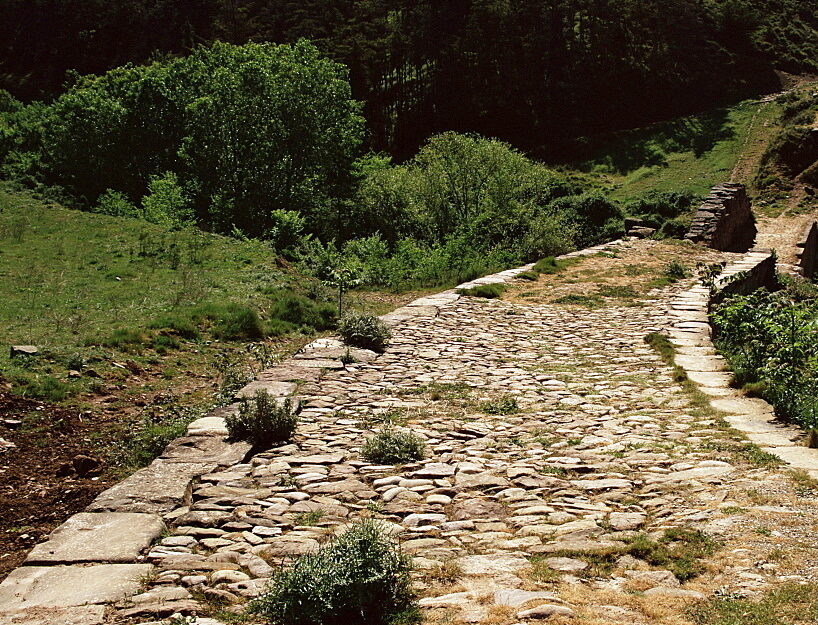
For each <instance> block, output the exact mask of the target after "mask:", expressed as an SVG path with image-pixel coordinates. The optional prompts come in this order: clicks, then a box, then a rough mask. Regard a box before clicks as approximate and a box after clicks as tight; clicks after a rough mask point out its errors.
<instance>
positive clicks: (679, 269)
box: [664, 260, 690, 282]
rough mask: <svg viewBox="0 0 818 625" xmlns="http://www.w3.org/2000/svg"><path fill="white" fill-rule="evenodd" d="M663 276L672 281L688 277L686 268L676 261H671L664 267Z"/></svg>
mask: <svg viewBox="0 0 818 625" xmlns="http://www.w3.org/2000/svg"><path fill="white" fill-rule="evenodd" d="M664 275H665V277H667V278H668V279H670V280H672V281H674V282H675V281H676V280H684V279H685V278H689V277H690V271H689V270H688V268H687V267H686V266H685V265H684V264H682V263H680V262H679V261H678V260H672V261H670V262H669V263H668V264H667V265H665V270H664Z"/></svg>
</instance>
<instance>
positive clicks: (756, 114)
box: [579, 100, 778, 200]
mask: <svg viewBox="0 0 818 625" xmlns="http://www.w3.org/2000/svg"><path fill="white" fill-rule="evenodd" d="M777 111H778V105H777V104H775V103H766V104H762V103H759V102H756V101H750V100H748V101H745V102H741V103H739V104H736V105H734V106H730V107H727V108H722V109H717V110H715V111H709V112H706V113H702V114H698V115H691V116H689V117H683V118H679V119H674V120H670V121H666V122H660V123H657V124H653V125H651V126H647V127H645V128H639V129H636V130H629V131H624V132H620V133H616V134H614V135H610V136H608V137H607V138H604V139H602V140H599V141H597V142H596V144H595V146H594V149H593V152H594V153H595V156H593V157H591V158H590V159H588V160H587V161H585V162H584V163H582V164H581V165H580V166H579V168H580V169H581V170H583V171H585V172H588V173H591V174H594V175H596V176H598V177H599V178H600V179H601V180H602V181H603V182H604V183H605V184H606V185H608V188H609V189H610V192H611V196H612V197H613V198H614V199H618V200H630V199H633V198H636V197H639V196H641V195H644V194H645V193H647V192H648V191H689V192H692V193H694V194H695V195H699V196H703V195H705V194H706V193H707V191H708V190H709V189H710V187H712V186H713V185H714V184H717V183H719V182H724V181H726V180H729V179H730V175H731V172H732V171H733V168H734V167H736V165H737V163H738V162H739V159H740V158H741V157H742V156H741V155H742V153H746V152H747V150H748V149H751V148H753V144H754V141H755V139H757V138H759V137H761V136H767V135H768V133H770V132H772V131H771V129H770V127H769V125H770V122H772V121H773V120H774V119H775V117H776V115H777ZM759 156H760V155H759ZM751 177H752V172H751V174H750V178H751ZM739 182H745V183H749V182H751V180H750V179H744V180H739Z"/></svg>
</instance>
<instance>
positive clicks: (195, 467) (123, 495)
mask: <svg viewBox="0 0 818 625" xmlns="http://www.w3.org/2000/svg"><path fill="white" fill-rule="evenodd" d="M215 468H216V464H215V463H197V462H166V461H163V460H154V461H153V462H152V463H151V464H149V465H148V466H147V467H145V468H144V469H140V470H139V471H137V472H136V473H134V474H133V475H131V476H130V477H128V478H126V479H124V480H122V481H121V482H120V483H119V484H116V485H114V486H112V487H111V488H109V489H108V490H106V491H103V492H102V493H100V494H99V496H98V497H97V498H96V499H94V501H92V502H91V505H90V506H88V508H86V509H87V510H88V511H89V512H148V513H152V514H164V513H166V512H170V511H171V510H173V509H174V508H178V507H179V506H183V505H188V504H189V503H190V495H191V492H192V485H191V480H193V478H195V477H198V476H200V475H204V474H205V473H211V472H212V471H213V470H214V469H215Z"/></svg>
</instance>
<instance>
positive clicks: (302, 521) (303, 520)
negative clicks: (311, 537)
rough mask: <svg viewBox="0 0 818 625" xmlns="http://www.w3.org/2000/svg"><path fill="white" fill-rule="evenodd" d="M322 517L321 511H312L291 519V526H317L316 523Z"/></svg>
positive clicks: (322, 512)
mask: <svg viewBox="0 0 818 625" xmlns="http://www.w3.org/2000/svg"><path fill="white" fill-rule="evenodd" d="M323 517H324V511H323V510H312V511H310V512H302V513H301V514H297V515H295V518H293V525H303V526H307V527H309V526H312V525H317V524H318V522H319V521H320V520H321V519H322V518H323Z"/></svg>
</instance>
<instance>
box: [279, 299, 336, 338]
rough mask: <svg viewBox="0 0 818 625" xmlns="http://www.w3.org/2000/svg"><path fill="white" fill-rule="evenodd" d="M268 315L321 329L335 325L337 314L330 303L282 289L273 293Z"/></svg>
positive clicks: (294, 323)
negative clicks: (319, 301) (316, 300)
mask: <svg viewBox="0 0 818 625" xmlns="http://www.w3.org/2000/svg"><path fill="white" fill-rule="evenodd" d="M270 317H271V318H272V319H274V320H280V321H285V322H287V323H290V324H293V325H294V326H302V327H306V328H309V329H311V330H318V331H322V330H331V329H333V328H334V327H335V324H336V318H337V315H336V311H335V306H333V305H332V304H328V303H323V304H321V303H318V302H315V301H313V300H311V299H309V298H306V297H304V296H303V295H297V294H295V293H288V292H286V291H283V292H280V293H277V294H275V295H274V299H273V303H272V306H271V307H270Z"/></svg>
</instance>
